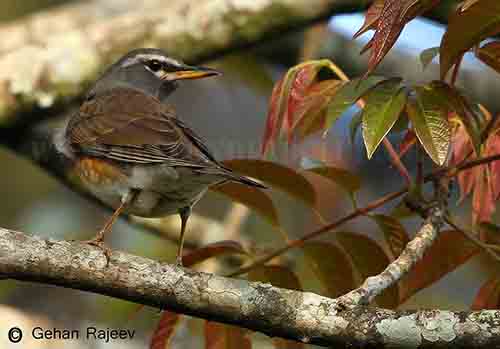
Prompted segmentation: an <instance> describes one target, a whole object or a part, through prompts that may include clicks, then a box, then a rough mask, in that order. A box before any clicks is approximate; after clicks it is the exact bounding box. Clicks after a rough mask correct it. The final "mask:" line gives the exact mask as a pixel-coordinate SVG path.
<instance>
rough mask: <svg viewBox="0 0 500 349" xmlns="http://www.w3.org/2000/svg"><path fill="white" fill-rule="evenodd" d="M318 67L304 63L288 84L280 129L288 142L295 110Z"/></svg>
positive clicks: (314, 76)
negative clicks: (286, 102)
mask: <svg viewBox="0 0 500 349" xmlns="http://www.w3.org/2000/svg"><path fill="white" fill-rule="evenodd" d="M318 71H319V69H318V67H316V66H313V65H306V66H304V68H303V69H300V70H299V71H298V72H297V73H296V74H295V77H294V79H293V81H292V83H291V86H290V95H289V97H288V104H287V109H286V113H285V118H284V120H283V128H282V131H283V132H284V133H285V134H286V135H288V138H289V142H290V138H291V136H292V134H291V132H290V131H291V129H292V127H293V125H294V124H295V118H296V111H297V108H298V107H299V106H300V104H301V102H302V101H303V99H304V98H305V97H306V92H307V90H308V88H309V87H310V85H311V84H312V83H313V82H314V80H315V78H316V74H317V73H318Z"/></svg>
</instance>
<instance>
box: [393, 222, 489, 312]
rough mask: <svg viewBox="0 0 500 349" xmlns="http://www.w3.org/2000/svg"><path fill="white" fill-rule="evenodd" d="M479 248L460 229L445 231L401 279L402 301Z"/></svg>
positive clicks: (472, 254) (434, 280)
mask: <svg viewBox="0 0 500 349" xmlns="http://www.w3.org/2000/svg"><path fill="white" fill-rule="evenodd" d="M479 251H480V250H479V248H478V247H477V246H476V245H475V244H473V243H472V242H471V241H470V240H469V239H467V238H466V237H464V235H463V234H462V233H460V232H458V231H443V232H441V233H440V236H439V237H438V238H437V240H436V241H435V243H434V244H433V245H432V246H431V247H430V248H429V250H427V252H426V253H425V254H424V257H423V259H422V260H421V261H420V262H418V263H417V264H416V265H415V267H414V268H413V269H412V270H411V271H410V272H409V273H408V274H407V275H406V276H405V277H404V278H403V279H402V280H401V281H400V283H399V284H400V297H401V303H403V302H404V301H405V300H407V299H408V298H410V297H411V296H413V295H414V294H415V293H417V292H418V291H420V290H421V289H424V288H426V287H428V286H430V285H432V284H433V283H435V282H436V281H438V280H440V279H441V278H442V277H443V276H445V275H447V274H448V273H450V272H452V271H453V270H455V269H456V268H458V267H459V266H461V265H462V264H464V263H465V262H467V261H468V260H469V259H470V258H471V257H473V256H474V255H476V254H477V253H478V252H479Z"/></svg>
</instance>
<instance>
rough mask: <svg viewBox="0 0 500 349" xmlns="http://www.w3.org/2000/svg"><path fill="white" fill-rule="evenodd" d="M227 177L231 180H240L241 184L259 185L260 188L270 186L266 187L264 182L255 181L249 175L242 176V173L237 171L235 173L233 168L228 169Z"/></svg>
mask: <svg viewBox="0 0 500 349" xmlns="http://www.w3.org/2000/svg"><path fill="white" fill-rule="evenodd" d="M227 177H228V179H229V180H231V181H234V182H238V183H241V184H246V185H249V186H251V187H257V188H260V189H268V187H266V186H265V185H264V184H262V183H259V182H257V181H255V180H253V179H251V178H249V177H247V176H242V175H239V174H237V173H234V172H233V171H231V170H228V173H227Z"/></svg>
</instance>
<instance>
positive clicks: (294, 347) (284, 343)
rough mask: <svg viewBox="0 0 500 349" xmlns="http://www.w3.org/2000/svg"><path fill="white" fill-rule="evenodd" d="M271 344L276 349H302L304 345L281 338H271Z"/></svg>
mask: <svg viewBox="0 0 500 349" xmlns="http://www.w3.org/2000/svg"><path fill="white" fill-rule="evenodd" d="M273 344H274V347H275V348H276V349H303V348H305V346H304V344H302V343H299V342H295V341H290V340H286V339H282V338H273Z"/></svg>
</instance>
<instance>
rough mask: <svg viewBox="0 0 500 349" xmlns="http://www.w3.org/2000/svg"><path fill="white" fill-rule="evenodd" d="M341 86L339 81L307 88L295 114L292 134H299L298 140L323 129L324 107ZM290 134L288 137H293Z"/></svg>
mask: <svg viewBox="0 0 500 349" xmlns="http://www.w3.org/2000/svg"><path fill="white" fill-rule="evenodd" d="M342 85H343V82H342V81H340V80H325V81H321V82H318V83H314V84H312V85H311V86H310V87H309V88H308V90H307V91H306V94H305V96H304V98H303V99H302V101H301V102H300V104H299V105H298V106H297V109H296V113H295V114H296V115H295V124H294V125H293V130H292V132H293V133H295V134H297V133H299V134H298V137H299V139H303V138H304V137H305V136H307V135H309V134H311V133H312V132H315V131H319V130H320V129H322V128H324V127H325V123H324V121H325V119H324V116H325V112H326V107H327V106H328V104H329V103H330V101H331V100H332V99H333V98H334V97H335V95H336V94H337V92H338V90H339V88H340V87H341V86H342ZM297 131H298V132H297ZM292 132H290V136H293V134H292Z"/></svg>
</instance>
